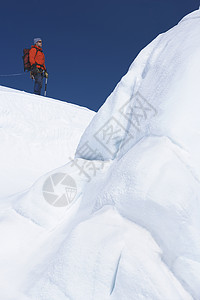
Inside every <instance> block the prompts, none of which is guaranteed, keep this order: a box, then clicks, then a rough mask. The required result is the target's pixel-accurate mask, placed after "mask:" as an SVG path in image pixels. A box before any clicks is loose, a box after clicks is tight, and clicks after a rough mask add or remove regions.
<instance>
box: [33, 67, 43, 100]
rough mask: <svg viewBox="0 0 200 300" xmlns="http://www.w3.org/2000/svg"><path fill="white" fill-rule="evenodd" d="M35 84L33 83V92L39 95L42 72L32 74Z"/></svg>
mask: <svg viewBox="0 0 200 300" xmlns="http://www.w3.org/2000/svg"><path fill="white" fill-rule="evenodd" d="M34 79H35V85H34V94H36V95H41V89H42V83H43V73H40V72H38V73H36V74H35V75H34Z"/></svg>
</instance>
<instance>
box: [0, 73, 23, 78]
mask: <svg viewBox="0 0 200 300" xmlns="http://www.w3.org/2000/svg"><path fill="white" fill-rule="evenodd" d="M25 74H27V73H16V74H3V75H0V77H8V76H20V75H25Z"/></svg>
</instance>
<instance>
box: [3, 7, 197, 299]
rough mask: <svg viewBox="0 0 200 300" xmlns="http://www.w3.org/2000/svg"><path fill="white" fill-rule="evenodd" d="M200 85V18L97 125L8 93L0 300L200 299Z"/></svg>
mask: <svg viewBox="0 0 200 300" xmlns="http://www.w3.org/2000/svg"><path fill="white" fill-rule="evenodd" d="M199 81H200V11H199V10H198V11H195V12H193V13H191V14H189V15H187V16H186V17H184V18H183V19H182V20H181V21H180V22H179V24H178V25H176V26H175V27H174V28H172V29H171V30H169V31H168V32H166V33H164V34H161V35H159V36H158V37H157V38H156V39H155V40H154V41H153V42H152V43H150V44H149V45H148V46H147V47H146V48H145V49H143V50H142V51H141V52H140V53H139V55H138V57H137V58H136V59H135V61H134V62H133V64H132V65H131V67H130V69H129V71H128V73H127V74H126V75H125V76H124V77H123V78H122V80H121V81H120V83H119V84H118V85H117V87H116V88H115V90H114V91H113V93H112V94H111V95H110V96H109V97H108V99H107V100H106V102H105V104H104V105H103V106H102V107H101V109H100V110H99V111H98V113H97V114H96V115H95V116H94V113H92V112H90V111H89V110H86V109H83V108H78V107H76V106H72V105H70V104H64V103H61V102H59V101H55V100H51V99H45V98H42V97H41V98H40V97H38V96H34V95H29V94H26V93H20V92H15V91H13V92H12V93H11V92H10V90H7V89H3V88H2V89H1V95H0V104H1V112H0V129H1V131H0V134H1V145H2V146H1V149H0V151H1V163H2V165H3V169H2V172H1V189H2V191H3V192H2V197H1V199H0V200H1V201H0V205H1V210H0V211H1V212H0V222H1V226H0V241H1V247H0V259H1V261H0V299H2V300H14V299H17V300H189V299H200V155H199V153H200V143H199V139H200V118H199V112H200V84H199ZM54 101H55V102H54ZM93 116H94V117H93ZM73 118H75V119H73ZM90 120H91V122H90V124H89V126H88V127H87V124H88V123H89V121H90ZM86 127H87V128H86ZM57 128H59V130H61V132H63V131H62V130H63V128H66V132H67V134H66V135H65V134H63V135H61V136H59V139H58V137H56V136H55V135H54V132H55V131H56V130H57ZM85 128H86V130H85V132H84V133H83V135H82V137H81V139H80V142H79V145H78V147H77V150H76V154H75V158H74V157H73V156H74V151H75V148H76V146H77V144H78V140H79V138H80V135H81V134H82V132H83V130H84V129H85ZM69 131H70V135H68V134H69ZM30 159H31V161H30ZM65 163H66V164H65ZM4 173H5V174H6V176H5V178H4ZM37 176H38V178H37V180H36V177H37ZM39 176H40V177H39ZM26 177H28V178H26ZM35 180H36V181H35ZM15 182H16V183H15ZM13 184H14V188H13V190H12V185H13ZM18 184H19V185H18ZM23 184H24V186H23ZM28 184H30V185H31V187H29V188H28V187H27V185H28ZM22 188H24V189H25V190H24V191H22ZM17 189H18V190H17ZM13 191H14V194H13ZM15 193H16V194H15ZM11 194H13V195H11Z"/></svg>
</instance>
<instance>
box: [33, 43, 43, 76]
mask: <svg viewBox="0 0 200 300" xmlns="http://www.w3.org/2000/svg"><path fill="white" fill-rule="evenodd" d="M29 61H30V64H31V66H34V65H35V66H36V67H37V68H41V69H43V70H45V71H46V67H45V56H44V53H43V52H42V48H40V47H37V46H36V45H34V46H31V49H30V51H29Z"/></svg>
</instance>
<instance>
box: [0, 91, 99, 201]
mask: <svg viewBox="0 0 200 300" xmlns="http://www.w3.org/2000/svg"><path fill="white" fill-rule="evenodd" d="M93 116H94V112H92V111H90V110H88V109H86V108H80V107H78V106H76V105H72V104H69V103H66V102H61V101H57V100H54V99H50V98H44V97H37V96H35V95H31V94H28V93H25V92H20V91H17V90H14V89H10V88H5V87H0V166H1V173H0V183H1V189H0V198H1V197H3V196H8V195H10V194H14V193H16V192H19V191H22V190H24V189H26V188H29V187H30V186H31V185H32V184H33V183H34V181H35V180H37V178H38V177H39V176H41V175H43V174H45V173H46V172H48V171H51V170H52V169H54V168H56V167H58V166H62V165H63V164H65V163H67V162H68V161H69V160H70V159H69V157H73V156H74V152H75V150H76V147H77V143H78V142H79V139H80V136H81V135H82V133H83V131H84V129H85V128H86V127H87V125H88V123H89V122H90V121H91V119H92V117H93Z"/></svg>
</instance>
